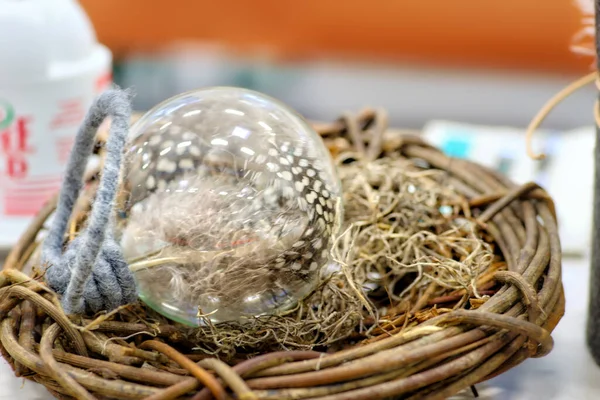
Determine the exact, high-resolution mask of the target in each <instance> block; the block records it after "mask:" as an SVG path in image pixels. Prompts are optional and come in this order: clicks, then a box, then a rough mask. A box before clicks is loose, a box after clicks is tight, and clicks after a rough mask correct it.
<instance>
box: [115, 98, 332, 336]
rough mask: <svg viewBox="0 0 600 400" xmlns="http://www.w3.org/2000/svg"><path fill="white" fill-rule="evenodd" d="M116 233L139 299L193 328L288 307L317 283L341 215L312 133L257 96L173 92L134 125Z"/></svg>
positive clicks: (325, 159) (325, 156) (324, 156)
mask: <svg viewBox="0 0 600 400" xmlns="http://www.w3.org/2000/svg"><path fill="white" fill-rule="evenodd" d="M122 178H123V179H122V183H121V189H120V192H119V196H118V204H117V209H118V225H117V226H118V230H117V231H118V237H119V240H120V241H121V245H122V248H123V251H124V254H125V257H126V258H127V260H128V262H129V264H130V268H131V270H132V271H133V272H134V276H135V278H136V281H137V285H138V290H139V293H140V298H141V299H142V300H143V301H144V302H145V303H146V304H148V305H149V306H150V307H152V308H153V309H155V310H156V311H158V312H160V313H162V314H163V315H165V316H167V317H169V318H171V319H173V320H176V321H179V322H182V323H185V324H190V325H201V324H203V322H205V321H206V320H205V318H208V319H210V320H211V321H212V322H221V321H239V320H243V319H244V318H248V317H253V316H259V315H264V314H274V313H279V312H282V311H284V310H286V309H289V308H290V307H293V306H294V305H295V304H297V302H298V301H299V300H301V299H302V298H304V297H305V296H307V295H308V294H309V293H310V292H311V291H313V290H314V288H315V285H316V283H317V278H318V275H319V271H320V270H321V268H322V267H323V266H325V265H326V264H327V263H328V262H329V257H330V250H331V246H332V237H333V236H334V235H335V234H336V232H337V230H338V229H339V225H340V221H341V218H342V213H343V211H342V204H341V188H340V182H339V180H338V177H337V175H336V171H335V168H334V166H333V164H332V161H331V157H330V155H329V153H328V151H327V149H326V148H325V145H324V143H323V141H322V139H321V138H320V137H319V135H318V134H317V133H316V132H315V131H314V130H313V129H312V128H311V127H310V126H309V125H308V124H307V123H306V121H305V120H304V119H303V118H302V117H300V116H299V115H298V114H297V113H295V112H294V111H292V110H291V109H290V108H288V107H287V106H285V105H284V104H282V103H280V102H278V101H277V100H275V99H272V98H270V97H268V96H266V95H263V94H261V93H257V92H254V91H250V90H245V89H240V88H228V87H217V88H208V89H203V90H198V91H194V92H189V93H184V94H181V95H178V96H176V97H173V98H171V99H169V100H167V101H165V102H163V103H162V104H159V105H158V106H156V107H155V108H154V109H152V110H150V111H149V112H148V113H146V114H145V115H144V116H143V117H142V118H141V119H140V120H139V121H137V122H136V123H135V125H134V126H133V127H132V130H131V139H130V143H129V147H128V149H127V152H126V158H125V167H124V170H123V175H122Z"/></svg>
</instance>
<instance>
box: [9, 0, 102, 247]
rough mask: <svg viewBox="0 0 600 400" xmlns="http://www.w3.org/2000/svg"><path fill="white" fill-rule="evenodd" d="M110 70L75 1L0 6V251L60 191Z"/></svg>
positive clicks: (14, 0) (20, 0)
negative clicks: (79, 131)
mask: <svg viewBox="0 0 600 400" xmlns="http://www.w3.org/2000/svg"><path fill="white" fill-rule="evenodd" d="M111 64H112V57H111V53H110V51H109V50H108V49H107V48H106V47H104V46H102V45H101V44H99V43H98V42H97V40H96V35H95V32H94V29H93V27H92V25H91V23H90V21H89V19H88V17H87V15H86V14H85V12H84V11H83V9H82V8H81V7H80V6H79V4H78V3H77V2H76V1H74V0H0V248H2V247H8V246H11V245H12V244H14V243H15V242H16V240H17V239H18V237H19V236H20V234H21V233H22V232H23V230H24V229H25V228H26V226H27V224H28V223H29V221H30V220H31V218H32V217H33V215H35V214H36V213H37V211H38V210H39V209H40V208H41V207H42V206H43V205H44V204H45V203H46V201H47V200H48V199H49V198H50V197H51V196H52V195H53V194H54V193H56V192H57V191H58V190H59V188H60V184H61V178H62V175H63V173H64V170H65V166H66V162H67V159H68V155H69V151H70V149H71V146H72V143H73V140H74V138H75V135H76V132H77V129H78V127H79V125H80V123H81V122H82V121H83V118H84V115H85V113H86V111H87V109H88V107H89V106H90V104H91V102H92V101H93V99H94V97H95V96H96V95H97V94H98V93H99V92H101V91H102V90H103V89H105V88H106V86H107V85H108V84H110V82H111Z"/></svg>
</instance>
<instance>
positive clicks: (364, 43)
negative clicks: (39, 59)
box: [81, 0, 590, 74]
mask: <svg viewBox="0 0 600 400" xmlns="http://www.w3.org/2000/svg"><path fill="white" fill-rule="evenodd" d="M81 4H82V5H83V6H84V8H85V10H86V11H87V12H88V14H89V16H90V17H91V19H92V22H93V23H94V25H95V27H96V30H97V32H98V36H99V39H100V40H101V41H102V42H103V43H105V44H107V45H108V46H109V47H110V48H111V49H112V50H113V51H114V52H115V54H116V55H117V56H120V55H123V54H126V53H127V52H128V51H131V50H132V49H135V50H140V49H143V50H152V49H156V48H159V47H161V46H164V45H168V44H169V43H172V42H175V41H180V40H203V41H217V42H220V43H224V44H226V45H227V46H228V47H229V48H232V49H236V50H238V51H241V52H253V51H255V50H256V49H257V48H260V49H265V48H267V49H268V50H269V51H270V52H271V53H272V54H275V55H276V56H277V57H279V58H281V59H295V60H298V59H305V58H319V57H323V56H326V57H329V58H331V57H337V58H345V57H360V58H361V59H365V58H366V59H369V60H371V61H381V62H406V63H418V64H429V65H444V66H457V67H461V66H469V67H485V68H503V69H506V68H508V69H516V70H534V71H544V72H554V73H567V74H573V73H584V72H585V71H587V70H589V68H590V60H589V59H587V58H584V57H581V56H579V55H576V54H574V53H573V52H572V51H571V50H570V45H571V41H572V39H573V36H574V35H575V33H576V32H577V31H578V30H579V29H580V28H581V19H582V16H581V13H580V12H579V11H578V9H577V8H576V6H575V5H574V1H573V0H376V1H365V0H344V1H341V0H302V1H284V0H253V1H241V0H228V1H214V0H213V1H205V0H204V1H203V0H179V1H165V0H152V1H148V0H127V1H123V0H102V1H98V0H81Z"/></svg>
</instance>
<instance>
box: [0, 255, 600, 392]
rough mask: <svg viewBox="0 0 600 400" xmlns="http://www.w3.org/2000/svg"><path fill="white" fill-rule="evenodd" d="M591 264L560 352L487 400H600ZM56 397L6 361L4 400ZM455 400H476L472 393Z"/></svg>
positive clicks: (491, 386) (493, 386)
mask: <svg viewBox="0 0 600 400" xmlns="http://www.w3.org/2000/svg"><path fill="white" fill-rule="evenodd" d="M588 276H589V273H588V261H587V260H565V261H564V263H563V281H564V285H565V290H566V300H567V310H566V314H565V316H564V318H563V319H562V321H561V322H560V324H559V325H558V327H557V328H556V330H555V331H554V333H553V337H554V340H555V347H554V350H553V351H552V353H550V354H549V355H548V356H546V357H544V358H541V359H531V360H527V361H526V362H524V363H523V364H521V365H520V366H518V367H516V368H514V369H513V370H511V371H508V372H506V373H505V374H503V375H501V376H499V377H497V378H495V379H493V380H491V381H489V382H486V383H485V384H482V385H478V387H477V388H478V390H479V395H480V399H481V400H492V399H493V400H536V399H544V400H588V399H589V400H597V399H600V367H598V366H596V365H595V364H594V362H593V361H592V359H591V357H590V355H589V353H588V351H587V348H586V345H585V321H586V310H587V304H586V302H587V294H588V288H587V284H588ZM52 398H53V397H52V396H50V394H49V393H48V392H47V391H46V390H45V388H43V387H42V386H40V385H37V384H34V383H32V382H29V381H25V380H24V379H18V378H15V377H14V375H13V373H12V371H11V369H10V367H9V366H8V364H6V362H5V361H4V360H3V359H0V400H14V399H22V400H42V399H52ZM454 398H455V399H471V398H473V396H472V395H471V393H470V391H469V392H465V393H463V394H461V395H458V396H455V397H454Z"/></svg>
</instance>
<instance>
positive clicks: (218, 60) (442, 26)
mask: <svg viewBox="0 0 600 400" xmlns="http://www.w3.org/2000/svg"><path fill="white" fill-rule="evenodd" d="M80 2H81V4H82V6H83V7H84V8H85V10H86V11H87V13H88V15H89V16H90V18H91V20H92V23H93V24H94V26H95V29H96V31H97V34H98V37H99V40H100V41H101V42H102V43H104V44H106V45H108V46H109V47H110V49H111V50H112V51H113V53H114V55H115V69H114V79H115V81H116V82H117V83H118V84H120V85H122V86H133V87H134V88H135V90H136V92H137V97H136V99H135V107H136V108H137V109H138V110H145V109H148V108H150V107H152V106H153V105H155V104H156V103H158V102H160V101H162V100H164V99H165V98H167V97H169V96H171V95H174V94H176V93H180V92H182V91H186V90H190V89H194V88H198V87H202V86H211V85H235V86H243V87H247V88H251V89H256V90H259V91H262V92H265V93H268V94H271V95H273V96H275V97H278V98H280V99H281V100H283V101H285V102H287V103H288V104H290V105H291V106H293V107H295V108H296V109H297V110H298V111H300V112H301V113H303V114H304V115H306V116H307V117H309V118H312V119H321V120H329V119H333V118H336V117H337V116H338V115H339V114H340V113H341V112H343V111H356V110H358V109H360V108H362V107H364V106H375V107H384V108H386V109H387V110H388V112H389V114H390V121H391V124H393V125H395V126H397V127H405V128H420V129H423V132H424V134H426V135H428V137H429V138H430V139H431V140H432V141H434V142H435V143H436V144H438V145H440V146H442V147H444V149H446V150H447V151H449V152H452V151H455V150H456V147H451V146H449V143H454V144H456V142H457V140H458V139H460V141H461V143H462V145H461V146H462V147H461V149H462V150H461V152H460V154H459V153H457V154H455V155H457V156H463V157H470V158H474V159H477V160H478V161H481V162H484V163H487V164H489V165H490V166H492V167H496V168H499V169H502V170H503V171H504V172H505V173H507V174H508V175H509V176H511V177H512V178H513V179H515V180H516V181H518V182H524V181H527V180H535V181H537V182H539V183H541V184H543V185H544V186H545V187H546V188H548V190H549V191H550V192H551V194H553V195H554V196H555V198H556V201H557V203H558V204H559V206H558V210H559V214H560V215H559V219H560V222H561V229H562V234H563V245H564V247H565V250H567V251H571V252H574V253H585V252H587V248H588V243H589V241H588V235H589V229H590V227H589V220H590V219H591V182H592V171H593V167H592V165H593V164H592V149H593V145H594V134H593V128H592V124H593V119H592V112H591V108H592V106H593V101H594V96H595V90H594V88H593V87H588V88H585V89H584V90H581V91H580V92H578V93H576V94H575V95H573V96H571V97H570V98H569V99H568V100H566V101H565V102H564V103H563V104H561V106H560V107H559V108H558V109H556V110H555V111H554V112H553V113H552V114H551V115H550V117H549V118H548V120H547V121H546V122H545V123H544V125H543V127H544V132H541V133H540V135H539V136H538V138H539V140H538V143H539V146H540V149H544V150H545V151H546V152H548V155H549V157H548V159H547V160H546V161H545V162H543V163H540V162H533V161H531V160H529V159H527V157H526V156H525V151H524V141H523V129H524V128H525V127H526V125H527V124H528V123H529V121H530V120H531V118H532V117H533V116H534V115H535V113H536V112H537V111H538V110H539V108H540V107H541V106H542V105H543V104H544V102H545V101H546V100H547V99H549V98H550V97H551V96H552V95H553V94H554V93H556V92H557V91H558V90H560V89H561V88H562V87H564V86H565V85H566V84H568V83H569V82H570V81H572V80H574V79H576V78H577V77H579V76H581V75H583V74H586V73H588V72H591V71H592V63H593V61H594V60H593V59H592V57H590V56H586V55H583V54H581V53H578V52H574V51H573V50H572V46H573V45H583V46H586V45H588V46H589V45H591V43H592V42H593V38H590V37H586V36H585V32H583V35H580V36H579V37H578V35H579V34H581V33H582V32H581V30H582V26H583V20H584V18H585V17H586V15H585V12H583V11H582V10H581V9H580V7H578V4H577V3H578V1H577V0H544V1H542V0H451V1H450V0H372V1H366V0H343V1H342V0H302V1H289V0H253V1H242V0H225V1H214V0H213V1H208V0H178V1H172V0H171V1H166V0H152V1H148V0H126V1H123V0H102V1H98V0H81V1H80ZM580 2H581V3H582V4H583V5H586V4H591V3H592V2H591V1H589V0H588V1H585V0H580ZM575 129H577V130H575ZM457 138H458V139H457ZM569 171H571V172H569ZM573 171H575V172H573Z"/></svg>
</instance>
